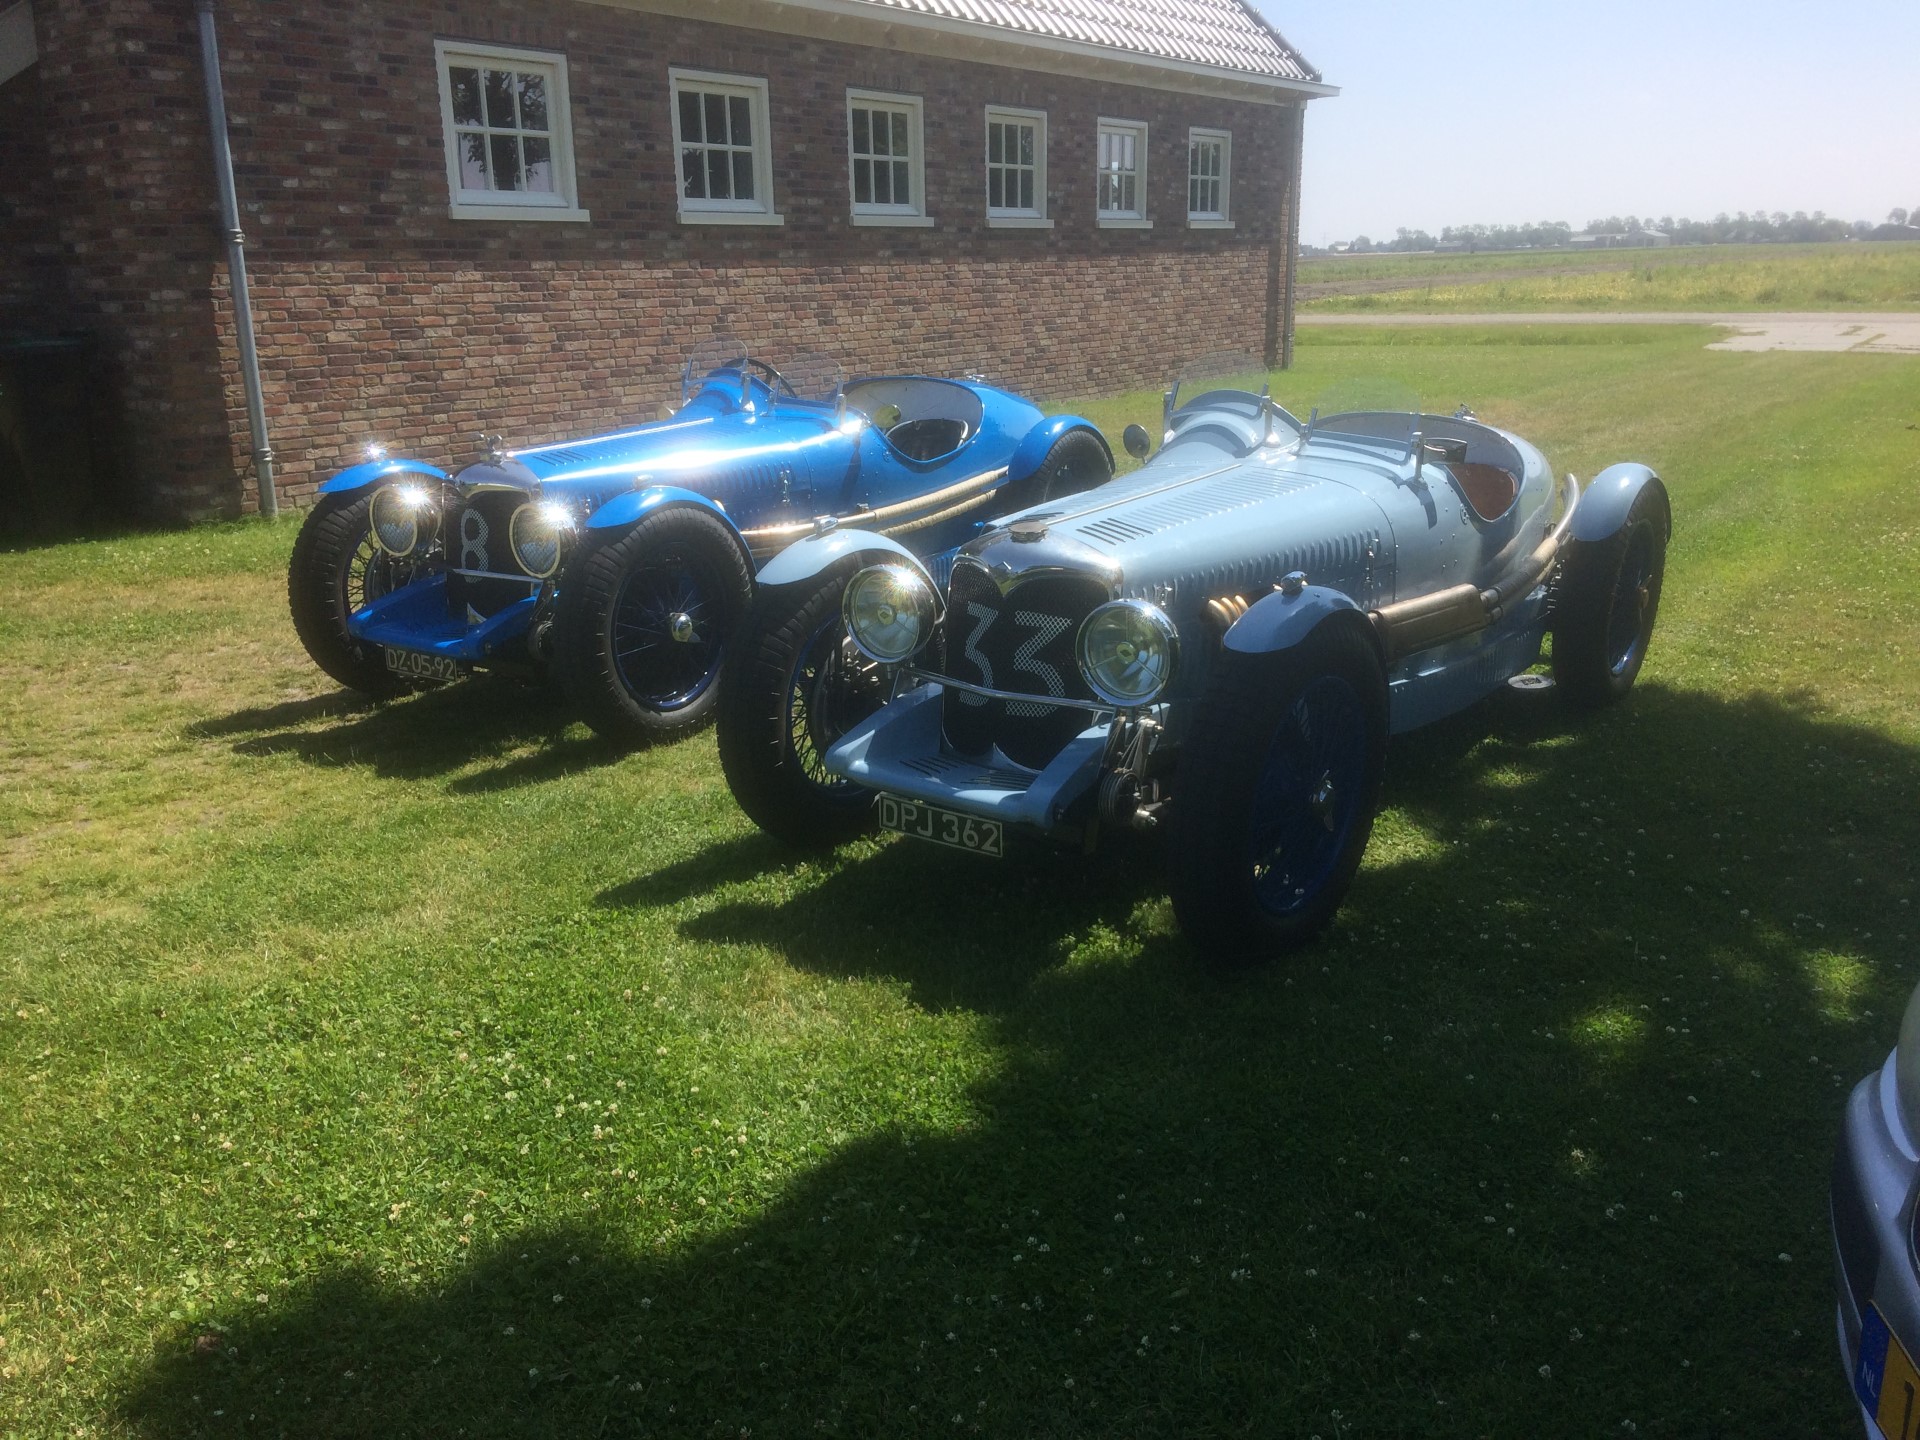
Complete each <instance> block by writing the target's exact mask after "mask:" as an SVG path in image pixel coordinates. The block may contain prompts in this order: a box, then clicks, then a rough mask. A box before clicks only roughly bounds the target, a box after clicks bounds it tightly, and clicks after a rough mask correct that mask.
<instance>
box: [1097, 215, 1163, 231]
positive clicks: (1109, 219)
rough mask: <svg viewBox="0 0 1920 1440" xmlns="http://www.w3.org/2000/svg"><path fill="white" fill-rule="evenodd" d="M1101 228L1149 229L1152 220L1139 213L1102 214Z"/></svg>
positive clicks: (1151, 225) (1151, 226)
mask: <svg viewBox="0 0 1920 1440" xmlns="http://www.w3.org/2000/svg"><path fill="white" fill-rule="evenodd" d="M1100 228H1101V229H1102V230H1151V229H1152V228H1153V222H1152V221H1151V220H1148V219H1147V218H1145V217H1144V216H1141V215H1102V216H1101V217H1100Z"/></svg>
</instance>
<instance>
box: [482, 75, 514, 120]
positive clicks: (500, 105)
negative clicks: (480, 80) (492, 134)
mask: <svg viewBox="0 0 1920 1440" xmlns="http://www.w3.org/2000/svg"><path fill="white" fill-rule="evenodd" d="M487 124H489V125H491V126H493V127H494V128H495V129H499V130H511V129H513V126H514V119H513V72H512V71H510V70H489V71H487Z"/></svg>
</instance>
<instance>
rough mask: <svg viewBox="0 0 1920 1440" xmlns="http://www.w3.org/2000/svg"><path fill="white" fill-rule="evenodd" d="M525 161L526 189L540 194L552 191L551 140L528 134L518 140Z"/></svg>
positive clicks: (548, 193)
mask: <svg viewBox="0 0 1920 1440" xmlns="http://www.w3.org/2000/svg"><path fill="white" fill-rule="evenodd" d="M520 149H521V153H522V154H523V155H525V157H526V162H527V189H529V190H537V191H539V192H540V193H541V194H542V195H551V194H552V193H553V142H552V141H550V140H543V139H541V138H539V137H538V136H533V135H529V136H528V137H527V138H526V139H525V140H523V141H521V142H520Z"/></svg>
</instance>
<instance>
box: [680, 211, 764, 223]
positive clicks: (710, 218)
mask: <svg viewBox="0 0 1920 1440" xmlns="http://www.w3.org/2000/svg"><path fill="white" fill-rule="evenodd" d="M680 223H681V224H682V225H784V224H786V223H787V217H786V216H784V215H773V214H769V213H768V212H767V211H765V210H682V211H681V212H680Z"/></svg>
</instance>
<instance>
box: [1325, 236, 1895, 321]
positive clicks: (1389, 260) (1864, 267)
mask: <svg viewBox="0 0 1920 1440" xmlns="http://www.w3.org/2000/svg"><path fill="white" fill-rule="evenodd" d="M1300 284H1301V286H1302V287H1303V288H1302V292H1301V293H1302V296H1303V297H1304V303H1303V304H1302V306H1301V308H1302V309H1303V310H1308V311H1312V312H1315V313H1320V312H1336V313H1341V312H1344V313H1354V312H1371V311H1394V312H1401V313H1415V314H1466V315H1472V314H1499V313H1510V312H1525V311H1535V310H1545V311H1584V310H1624V311H1636V310H1736V311H1737V310H1920V245H1915V244H1907V243H1899V242H1891V241H1889V242H1884V243H1883V242H1878V241H1860V242H1855V243H1851V244H1832V245H1685V246H1680V247H1677V248H1673V249H1666V250H1587V251H1579V250H1551V251H1526V252H1519V253H1515V254H1501V255H1392V256H1386V255H1365V256H1357V257H1353V258H1346V257H1341V258H1338V259H1309V260H1304V261H1302V262H1301V265H1300ZM1330 285H1333V286H1340V287H1343V288H1347V287H1351V288H1352V289H1354V290H1361V291H1365V290H1366V288H1367V287H1391V288H1378V289H1374V290H1372V291H1371V292H1370V293H1347V294H1326V293H1324V291H1325V287H1327V286H1330Z"/></svg>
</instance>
